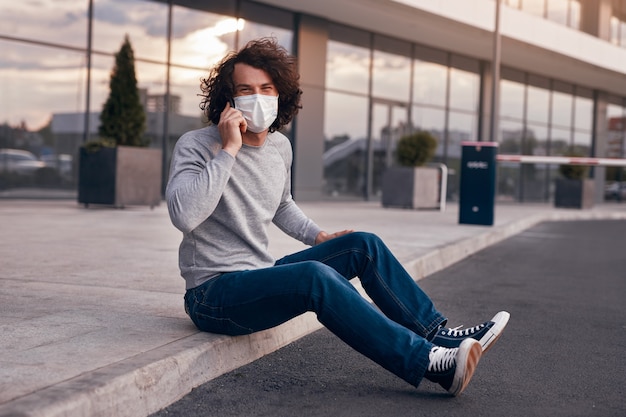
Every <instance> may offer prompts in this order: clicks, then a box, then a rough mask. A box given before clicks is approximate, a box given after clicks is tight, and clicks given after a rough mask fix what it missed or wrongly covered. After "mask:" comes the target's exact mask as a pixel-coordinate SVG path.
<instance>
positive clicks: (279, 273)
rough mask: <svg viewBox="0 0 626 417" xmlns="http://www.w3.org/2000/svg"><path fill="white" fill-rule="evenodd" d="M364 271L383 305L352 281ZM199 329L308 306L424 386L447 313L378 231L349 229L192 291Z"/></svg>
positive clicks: (265, 324) (283, 315)
mask: <svg viewBox="0 0 626 417" xmlns="http://www.w3.org/2000/svg"><path fill="white" fill-rule="evenodd" d="M355 276H358V277H359V278H360V280H361V283H362V286H363V288H364V289H365V291H366V292H367V294H368V295H369V296H370V297H371V299H372V300H373V301H374V303H375V304H376V306H377V307H378V309H377V308H376V307H375V306H373V305H372V304H371V303H369V302H368V301H367V300H366V299H365V298H363V297H362V296H361V294H359V292H358V291H357V290H356V289H355V288H354V287H353V286H352V284H350V283H349V282H348V280H350V279H351V278H353V277H355ZM185 306H186V309H187V311H188V313H189V316H190V317H191V319H192V320H193V322H194V323H195V325H196V326H197V327H198V328H199V329H200V330H204V331H207V332H212V333H220V334H227V335H233V336H234V335H243V334H250V333H253V332H257V331H260V330H265V329H268V328H271V327H274V326H277V325H279V324H281V323H284V322H286V321H287V320H290V319H292V318H294V317H296V316H298V315H300V314H302V313H304V312H306V311H313V312H315V313H316V314H317V318H318V320H319V321H320V322H321V323H322V324H323V325H324V326H325V327H326V328H328V329H329V330H330V331H331V332H333V333H334V334H335V335H337V336H338V337H339V338H340V339H341V340H343V341H344V342H345V343H347V344H348V345H350V346H351V347H352V348H354V349H355V350H357V351H358V352H360V353H362V354H363V355H365V356H367V357H368V358H370V359H372V360H373V361H375V362H376V363H378V364H379V365H381V366H383V367H384V368H385V369H387V370H389V371H391V372H393V373H394V374H395V375H397V376H399V377H400V378H402V379H404V380H405V381H407V382H408V383H410V384H412V385H414V386H417V385H419V383H420V381H421V379H422V378H423V376H424V372H425V371H426V368H427V366H428V354H429V352H430V349H431V348H432V344H431V343H430V342H428V340H426V337H428V336H429V335H430V334H431V333H432V332H433V331H435V330H436V329H437V328H438V326H439V325H440V324H445V321H446V319H445V318H444V317H443V316H442V315H441V314H440V313H439V312H438V311H436V310H435V308H434V306H433V303H432V301H431V300H430V298H429V297H428V296H427V295H426V294H425V293H424V292H423V291H422V290H421V289H420V288H419V286H418V285H417V284H416V283H415V281H413V279H412V278H411V277H410V276H409V274H408V273H407V272H406V271H405V270H404V268H403V267H402V265H401V264H400V262H398V260H397V259H396V258H395V256H394V255H393V254H392V253H391V252H390V251H389V249H388V248H387V246H385V244H384V243H383V242H382V240H381V239H380V238H378V237H377V236H376V235H373V234H370V233H363V232H355V233H350V234H347V235H344V236H340V237H337V238H335V239H331V240H329V241H327V242H324V243H322V244H319V245H317V246H313V247H311V248H308V249H305V250H303V251H301V252H297V253H295V254H292V255H288V256H286V257H284V258H282V259H279V260H278V261H276V264H275V265H274V266H273V267H269V268H264V269H258V270H247V271H239V272H230V273H225V274H222V275H219V276H217V277H215V278H212V279H210V280H209V281H207V282H205V283H204V284H202V285H200V286H198V287H196V288H193V289H190V290H188V291H187V293H186V294H185Z"/></svg>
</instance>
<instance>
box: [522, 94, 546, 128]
mask: <svg viewBox="0 0 626 417" xmlns="http://www.w3.org/2000/svg"><path fill="white" fill-rule="evenodd" d="M526 111H527V117H528V120H529V121H533V122H541V123H548V117H549V116H550V91H549V90H546V89H544V88H538V87H534V86H528V105H527V106H526Z"/></svg>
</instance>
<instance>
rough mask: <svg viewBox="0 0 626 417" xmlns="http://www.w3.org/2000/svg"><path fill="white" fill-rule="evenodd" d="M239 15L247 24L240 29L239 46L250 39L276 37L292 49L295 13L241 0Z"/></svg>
mask: <svg viewBox="0 0 626 417" xmlns="http://www.w3.org/2000/svg"><path fill="white" fill-rule="evenodd" d="M239 16H240V17H241V18H242V19H245V25H243V27H242V28H241V29H240V31H239V35H238V36H239V39H238V45H237V48H240V47H243V46H244V45H245V44H246V43H247V42H248V41H251V40H253V39H258V38H262V37H273V38H276V40H277V41H278V43H279V44H280V45H282V46H283V47H285V48H286V49H287V51H289V52H291V51H292V44H293V31H292V28H293V15H292V14H291V13H290V12H287V11H285V10H280V9H275V8H273V7H269V6H266V5H263V4H259V3H253V2H249V1H243V2H241V6H240V9H239Z"/></svg>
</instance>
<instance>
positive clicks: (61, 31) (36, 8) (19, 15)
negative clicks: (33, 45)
mask: <svg viewBox="0 0 626 417" xmlns="http://www.w3.org/2000/svg"><path fill="white" fill-rule="evenodd" d="M88 4H89V3H88V2H87V1H85V0H65V1H54V0H40V1H3V2H1V3H0V16H2V24H1V25H0V33H2V34H5V35H9V36H11V37H14V38H24V39H30V40H41V41H45V42H48V43H54V44H59V45H68V46H74V47H85V46H86V44H87V7H88ZM43 16H45V18H44V17H43Z"/></svg>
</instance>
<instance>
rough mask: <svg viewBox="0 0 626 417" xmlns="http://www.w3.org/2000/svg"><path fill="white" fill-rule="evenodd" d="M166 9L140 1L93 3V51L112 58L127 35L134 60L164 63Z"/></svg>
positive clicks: (103, 1) (125, 0)
mask: <svg viewBox="0 0 626 417" xmlns="http://www.w3.org/2000/svg"><path fill="white" fill-rule="evenodd" d="M167 7H168V6H167V5H166V4H163V3H159V2H154V1H144V0H94V4H93V49H94V50H95V51H99V52H106V53H111V54H113V53H115V52H117V51H118V50H119V49H120V46H121V45H122V42H123V41H124V36H125V35H128V37H129V38H130V43H131V45H132V46H133V50H134V52H135V59H151V60H157V61H161V62H165V61H166V60H167V56H166V51H167V16H168V8H167Z"/></svg>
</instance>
